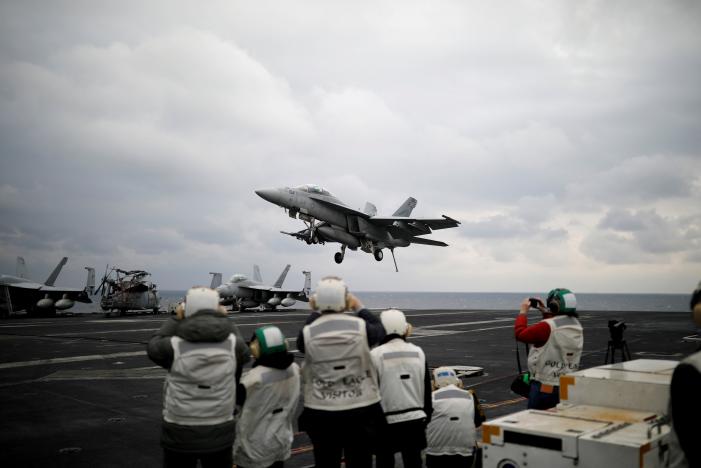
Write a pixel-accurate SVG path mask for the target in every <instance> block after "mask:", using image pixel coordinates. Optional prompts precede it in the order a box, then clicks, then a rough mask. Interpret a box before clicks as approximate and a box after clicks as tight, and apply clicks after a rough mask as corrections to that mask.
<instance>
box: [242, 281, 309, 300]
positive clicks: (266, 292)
mask: <svg viewBox="0 0 701 468" xmlns="http://www.w3.org/2000/svg"><path fill="white" fill-rule="evenodd" d="M239 289H248V290H249V291H257V292H259V293H260V294H261V295H262V296H263V297H265V298H266V299H267V298H270V297H273V296H274V295H275V294H280V295H285V296H286V295H288V294H289V295H291V296H292V298H293V299H296V300H298V301H308V300H309V298H308V297H307V296H306V294H304V292H303V291H302V290H301V289H283V288H273V287H270V286H263V285H248V286H239Z"/></svg>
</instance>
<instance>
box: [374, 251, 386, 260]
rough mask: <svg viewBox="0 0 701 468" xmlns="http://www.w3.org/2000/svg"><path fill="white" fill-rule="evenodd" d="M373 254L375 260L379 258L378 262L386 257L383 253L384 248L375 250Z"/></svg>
mask: <svg viewBox="0 0 701 468" xmlns="http://www.w3.org/2000/svg"><path fill="white" fill-rule="evenodd" d="M373 255H374V256H375V260H377V261H378V262H381V261H382V259H383V258H384V254H383V253H382V250H375V252H374V253H373Z"/></svg>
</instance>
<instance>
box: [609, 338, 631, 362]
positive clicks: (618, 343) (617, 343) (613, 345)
mask: <svg viewBox="0 0 701 468" xmlns="http://www.w3.org/2000/svg"><path fill="white" fill-rule="evenodd" d="M617 349H618V350H620V351H621V362H625V361H629V360H630V359H631V358H630V350H629V349H628V343H626V340H609V345H608V347H607V348H606V361H604V364H613V363H614V362H616V350H617ZM609 355H610V356H611V362H609Z"/></svg>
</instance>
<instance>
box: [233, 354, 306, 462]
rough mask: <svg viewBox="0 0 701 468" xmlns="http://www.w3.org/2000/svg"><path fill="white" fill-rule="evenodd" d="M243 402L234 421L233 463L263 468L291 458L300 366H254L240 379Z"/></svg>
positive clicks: (293, 364)
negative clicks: (244, 398) (244, 389)
mask: <svg viewBox="0 0 701 468" xmlns="http://www.w3.org/2000/svg"><path fill="white" fill-rule="evenodd" d="M241 384H243V386H244V387H246V401H245V402H244V404H243V410H242V411H241V416H240V417H239V419H238V421H237V422H236V440H235V442H234V463H235V464H236V465H239V466H245V467H246V468H259V467H260V468H264V467H268V466H270V465H272V464H273V463H275V462H276V461H284V460H286V459H288V458H290V449H291V448H292V439H293V438H294V431H293V429H292V420H293V419H294V417H295V413H296V409H297V402H298V401H299V393H300V374H299V366H298V365H297V364H295V363H292V364H290V366H289V367H288V368H287V369H274V368H271V367H265V366H257V367H254V368H253V369H251V371H250V372H248V373H246V374H245V375H244V376H243V377H242V378H241Z"/></svg>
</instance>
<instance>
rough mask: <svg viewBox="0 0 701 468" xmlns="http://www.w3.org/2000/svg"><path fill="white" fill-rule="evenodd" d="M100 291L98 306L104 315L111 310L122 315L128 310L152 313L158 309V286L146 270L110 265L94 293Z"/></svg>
mask: <svg viewBox="0 0 701 468" xmlns="http://www.w3.org/2000/svg"><path fill="white" fill-rule="evenodd" d="M108 268H109V266H108ZM100 292H101V293H102V297H101V298H100V307H101V308H102V310H104V311H105V316H106V317H109V316H110V315H111V314H112V311H117V312H118V314H119V315H124V314H126V312H127V311H129V310H151V311H152V312H153V313H154V314H157V313H158V312H159V310H160V298H159V297H158V287H157V286H156V285H155V284H154V283H153V282H152V281H151V273H149V272H148V271H144V270H131V271H126V270H121V269H119V268H115V267H112V269H111V270H109V272H108V270H107V268H106V269H105V274H104V276H103V277H102V282H101V283H100V286H98V287H97V290H96V291H95V294H97V293H100Z"/></svg>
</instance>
